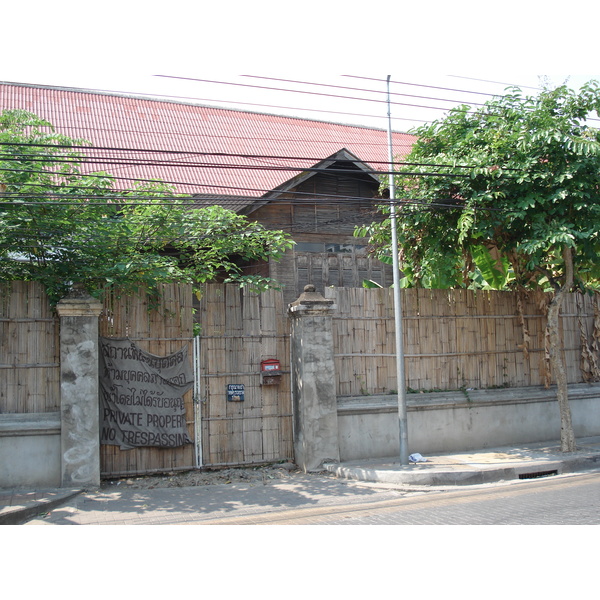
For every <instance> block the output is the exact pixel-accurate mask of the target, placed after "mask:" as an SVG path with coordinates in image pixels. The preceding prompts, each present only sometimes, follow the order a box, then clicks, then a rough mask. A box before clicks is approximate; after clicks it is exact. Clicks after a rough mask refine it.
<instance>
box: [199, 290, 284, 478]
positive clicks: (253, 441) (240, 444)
mask: <svg viewBox="0 0 600 600" xmlns="http://www.w3.org/2000/svg"><path fill="white" fill-rule="evenodd" d="M196 322H197V327H198V328H199V329H200V336H199V339H198V342H197V343H198V345H199V360H198V372H197V390H198V391H197V393H198V397H199V398H198V399H199V403H200V410H199V412H200V414H201V417H202V418H201V438H202V463H203V465H204V466H207V467H208V466H212V467H222V466H227V465H248V464H260V463H269V462H278V461H283V460H293V438H292V400H291V386H290V370H289V369H290V357H289V353H290V343H289V341H290V336H289V325H288V318H287V315H286V311H285V305H284V301H283V294H282V293H281V292H280V291H275V290H271V291H268V292H263V293H261V294H253V293H251V292H249V291H246V290H242V289H240V288H239V287H238V286H234V285H220V284H210V285H206V286H205V287H204V288H203V293H202V295H201V297H200V299H199V300H198V304H197V313H196ZM269 359H274V360H278V361H279V366H280V369H279V371H278V375H277V376H275V377H272V378H269V377H266V376H265V375H263V373H262V372H261V363H262V362H263V361H265V360H269ZM228 392H229V393H228Z"/></svg>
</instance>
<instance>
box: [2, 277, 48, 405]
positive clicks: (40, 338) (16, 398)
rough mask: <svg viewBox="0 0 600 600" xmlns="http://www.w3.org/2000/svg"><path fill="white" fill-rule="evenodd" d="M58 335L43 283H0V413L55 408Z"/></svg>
mask: <svg viewBox="0 0 600 600" xmlns="http://www.w3.org/2000/svg"><path fill="white" fill-rule="evenodd" d="M59 335H60V330H59V320H58V317H57V316H56V314H55V313H54V312H53V310H52V308H51V307H50V304H49V302H48V298H47V296H46V293H45V290H44V288H43V286H41V285H40V284H39V283H36V282H22V281H12V282H2V283H0V413H47V412H57V411H59V410H60V338H59Z"/></svg>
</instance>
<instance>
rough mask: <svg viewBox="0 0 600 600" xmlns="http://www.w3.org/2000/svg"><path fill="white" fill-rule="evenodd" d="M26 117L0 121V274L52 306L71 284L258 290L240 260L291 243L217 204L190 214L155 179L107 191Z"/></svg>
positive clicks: (105, 178) (67, 147)
mask: <svg viewBox="0 0 600 600" xmlns="http://www.w3.org/2000/svg"><path fill="white" fill-rule="evenodd" d="M85 144H86V142H84V141H82V140H72V139H70V138H68V137H66V136H63V135H60V134H57V133H56V132H55V131H54V129H53V127H52V126H51V124H50V123H48V122H46V121H44V120H42V119H40V118H38V117H37V116H35V115H33V114H30V113H27V112H24V111H5V112H4V113H3V114H2V115H0V192H1V197H0V277H1V278H3V279H9V280H10V279H17V280H37V281H40V282H42V283H43V284H45V286H46V288H47V290H48V293H49V296H50V298H51V300H52V301H53V302H57V301H58V300H59V299H60V298H61V297H63V296H64V295H65V294H66V293H67V291H68V290H69V288H70V286H71V284H72V283H80V284H83V285H85V287H86V288H87V289H88V291H89V292H90V293H92V294H94V295H100V294H101V291H102V290H103V289H104V288H105V287H106V286H107V285H115V286H118V287H119V288H121V289H122V290H123V291H124V292H125V293H127V292H130V291H134V290H136V289H138V288H146V289H149V290H155V289H156V286H157V284H159V283H166V282H173V281H177V282H188V283H192V284H199V283H202V282H206V281H211V280H214V279H215V278H217V277H220V278H221V279H223V280H225V281H235V282H239V283H240V285H251V286H253V287H254V288H256V289H264V288H266V287H270V286H273V285H274V284H275V282H273V281H271V280H269V279H268V278H263V277H261V276H258V275H252V274H247V273H245V272H244V269H243V267H242V265H243V264H244V263H246V262H248V261H262V260H264V261H266V260H268V259H269V258H275V259H277V258H278V257H279V256H280V255H281V254H282V253H283V252H284V251H285V250H286V249H287V248H289V247H290V246H291V244H292V242H291V241H290V239H289V237H288V236H287V235H286V234H285V233H283V232H281V231H270V230H267V229H265V228H264V227H262V226H260V225H259V224H257V223H252V222H250V221H248V219H247V218H246V217H244V216H241V215H238V214H236V213H234V212H232V211H229V210H226V209H224V208H222V207H220V206H210V207H206V208H201V209H192V208H190V200H189V198H185V197H182V196H178V195H177V194H175V193H174V191H173V189H172V188H170V187H169V186H166V185H164V184H162V183H160V182H157V183H154V184H148V185H138V186H136V187H134V188H133V189H131V190H128V191H126V192H121V191H119V190H115V185H114V179H113V178H112V177H111V176H110V175H108V174H106V173H95V174H82V172H81V168H80V166H81V161H82V160H83V159H84V154H82V153H81V152H79V151H78V150H75V149H74V146H82V145H85Z"/></svg>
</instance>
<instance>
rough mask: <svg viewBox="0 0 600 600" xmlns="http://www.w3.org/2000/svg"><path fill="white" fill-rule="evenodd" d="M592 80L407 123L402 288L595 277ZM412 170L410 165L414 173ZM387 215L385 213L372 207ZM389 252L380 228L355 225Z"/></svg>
mask: <svg viewBox="0 0 600 600" xmlns="http://www.w3.org/2000/svg"><path fill="white" fill-rule="evenodd" d="M599 86H600V84H598V82H594V81H592V82H589V83H588V84H586V85H585V86H584V87H583V88H582V89H581V90H580V91H579V92H578V93H576V92H575V91H573V90H570V89H569V88H568V87H566V86H561V87H558V88H556V89H553V90H550V89H546V90H544V91H543V92H541V93H540V94H539V95H538V96H536V97H526V96H524V95H523V94H522V92H521V91H520V90H519V89H518V88H512V89H509V90H507V94H506V95H505V96H502V97H498V98H494V99H493V100H491V101H489V102H487V103H486V104H485V105H484V106H483V107H482V108H480V109H478V110H471V109H470V107H468V106H461V107H458V108H455V109H453V110H452V111H450V112H449V114H448V115H447V117H446V118H444V119H442V120H440V121H436V122H434V123H432V124H429V125H425V126H423V127H421V128H418V129H417V130H415V131H414V132H413V133H415V134H416V136H417V138H418V141H417V142H416V143H415V145H414V147H413V149H412V152H411V154H410V155H409V156H408V157H407V158H406V161H407V162H409V163H411V167H410V171H411V173H417V175H412V174H411V175H408V174H407V175H404V174H403V173H402V170H403V169H399V173H398V175H397V179H396V186H397V189H399V190H402V196H403V197H402V198H401V200H402V201H401V202H399V204H398V210H397V212H398V242H399V246H400V249H401V260H402V265H403V270H404V271H405V274H406V275H407V279H408V281H409V284H410V285H414V286H423V287H471V288H481V287H483V288H486V287H487V288H494V289H503V288H506V287H507V286H515V285H518V286H525V287H539V286H541V287H543V288H547V289H550V288H554V289H558V287H560V285H561V284H562V282H564V277H565V264H564V252H563V249H564V248H570V249H572V256H573V268H574V273H575V277H576V283H577V284H578V285H579V286H581V287H598V285H599V282H600V259H599V257H600V239H599V236H600V194H599V188H598V184H599V173H600V132H599V131H598V129H595V128H592V127H591V126H590V125H589V124H588V123H587V118H588V116H589V115H590V114H591V113H594V112H595V113H596V115H597V114H598V111H599V110H600V87H599ZM414 165H418V166H414ZM383 210H384V211H386V210H387V208H386V207H384V208H383ZM357 234H363V235H369V237H370V240H371V243H372V244H373V246H374V248H375V249H376V250H377V251H378V252H379V253H382V254H389V248H390V224H389V220H388V221H383V222H382V223H381V224H373V225H369V226H366V227H363V228H361V230H360V231H357Z"/></svg>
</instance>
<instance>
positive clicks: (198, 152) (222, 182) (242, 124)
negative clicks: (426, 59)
mask: <svg viewBox="0 0 600 600" xmlns="http://www.w3.org/2000/svg"><path fill="white" fill-rule="evenodd" d="M11 108H20V109H23V110H27V111H29V112H32V113H35V114H37V115H38V116H40V117H42V118H44V119H46V120H48V121H49V122H51V123H52V124H53V125H54V126H55V128H56V130H57V131H58V132H60V133H63V134H65V135H68V136H70V137H72V138H84V139H86V140H89V141H90V142H92V144H93V146H94V147H98V148H104V149H102V150H100V149H94V150H87V151H86V154H87V155H88V156H89V157H95V158H97V159H98V163H93V164H90V165H86V171H85V172H94V171H100V170H105V171H107V172H109V173H111V174H112V175H114V176H116V177H119V178H122V179H119V180H118V185H119V187H120V188H121V189H124V188H128V187H130V186H131V185H132V181H131V179H161V180H163V181H166V182H171V183H173V184H175V185H176V186H177V189H178V191H180V192H182V193H193V194H224V195H239V196H250V197H260V196H262V195H263V194H265V193H266V192H268V191H269V190H272V189H274V188H276V187H277V186H279V185H281V184H283V183H284V182H286V181H287V180H289V179H291V178H292V177H294V176H295V175H297V174H298V171H297V170H296V171H291V170H289V169H288V170H284V169H283V167H295V168H297V169H302V168H308V167H310V166H312V165H314V164H315V163H317V162H319V161H320V160H322V159H324V158H327V157H329V156H331V155H333V154H334V153H335V152H337V151H339V150H341V149H342V148H346V149H347V150H349V151H350V152H351V153H352V154H354V155H356V156H357V157H358V158H360V159H361V160H362V161H363V162H365V163H368V164H370V165H371V166H372V167H373V169H374V170H383V171H385V170H387V165H386V164H385V163H386V162H387V161H388V141H387V131H386V130H383V129H371V128H366V127H356V126H350V125H340V124H336V123H327V122H323V121H312V120H309V119H300V118H291V117H283V116H275V115H269V114H263V113H255V112H246V111H240V110H231V109H223V108H215V107H209V106H202V105H197V104H189V103H183V102H173V101H165V100H161V99H149V98H142V97H136V96H128V95H117V94H109V93H101V92H94V91H89V90H80V89H70V88H58V87H47V86H36V85H29V84H12V83H1V82H0V111H1V110H4V109H11ZM392 139H393V149H394V155H395V156H399V157H402V156H405V155H406V154H407V153H408V152H409V150H410V147H411V145H412V143H413V142H414V139H415V138H414V136H411V135H409V134H405V133H394V134H393V136H392ZM108 148H111V149H115V150H108ZM123 149H128V150H129V151H127V150H123ZM224 155H225V156H224ZM226 155H229V156H226ZM231 155H243V156H231ZM300 159H302V160H300ZM111 163H112V164H111ZM132 163H135V164H132Z"/></svg>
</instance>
